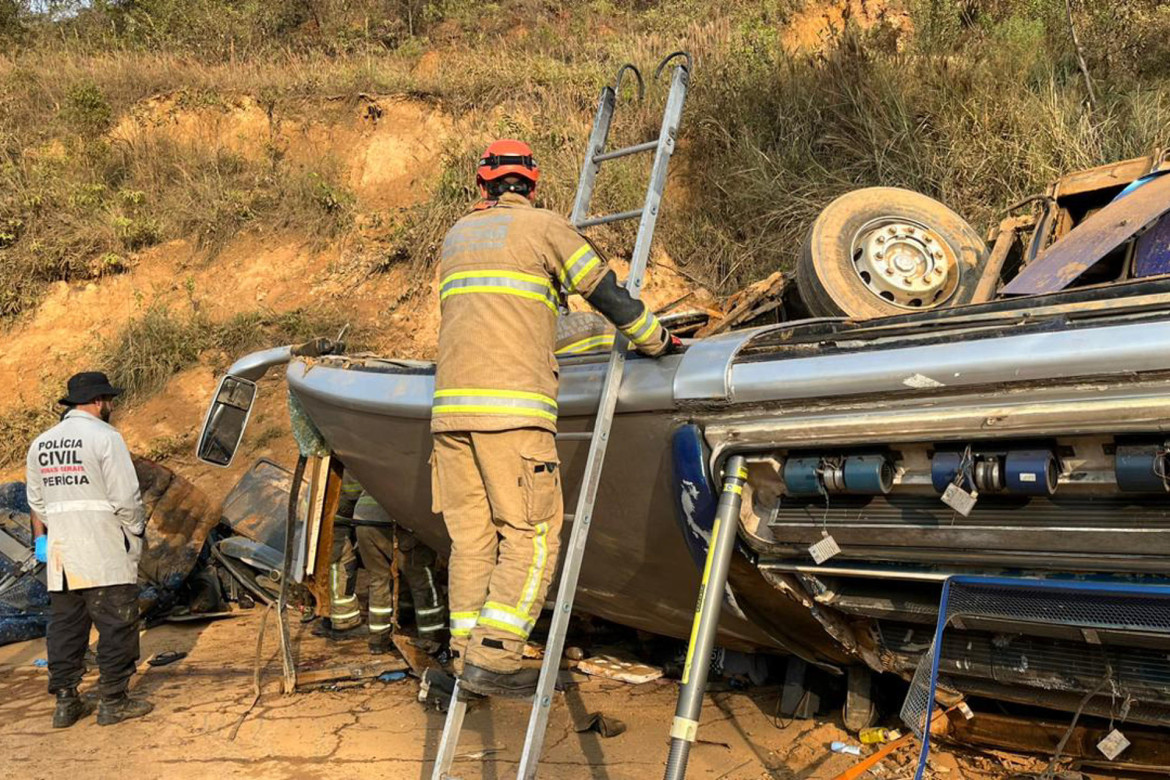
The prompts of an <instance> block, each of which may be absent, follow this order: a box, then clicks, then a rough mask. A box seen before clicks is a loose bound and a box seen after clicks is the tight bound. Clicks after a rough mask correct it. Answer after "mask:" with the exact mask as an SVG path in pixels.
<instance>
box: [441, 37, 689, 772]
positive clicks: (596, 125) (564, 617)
mask: <svg viewBox="0 0 1170 780" xmlns="http://www.w3.org/2000/svg"><path fill="white" fill-rule="evenodd" d="M680 59H681V61H680V62H677V63H676V64H675V68H674V71H673V74H672V77H671V82H670V92H669V94H668V95H667V98H666V109H665V111H664V112H663V116H662V128H661V130H660V132H659V134H658V139H657V140H654V141H647V142H646V143H642V144H635V145H634V146H628V147H625V148H623V149H616V150H614V151H612V152H607V151H605V147H606V143H607V142H608V140H609V129H610V124H611V122H612V121H613V113H614V107H615V106H616V104H617V95H618V91H619V90H620V89H621V83H622V77H623V76H624V75H625V73H626V72H627V71H629V72H632V73H633V74H634V76H635V78H636V79H637V81H638V97H639V99H641V97H642V95H643V93H644V85H643V83H642V76H641V74H640V73H639V72H638V69H637V68H635V67H634V66H633V65H623V66H622V67H621V69H620V70H619V71H618V73H617V78H616V80H615V82H614V85H613V86H612V87H611V86H606V87H604V88H603V89H602V90H601V99H600V103H599V105H598V107H597V116H596V117H595V118H594V120H593V131H592V133H591V134H590V136H589V149H588V151H587V152H586V154H585V163H584V165H583V166H582V168H581V178H580V180H579V182H578V184H577V197H576V200H575V201H574V202H573V213H572V214H571V215H570V217H569V218H570V220H571V221H572V223H573V224H574V225H575V226H576V227H577V228H578V229H584V228H588V227H592V226H594V225H603V224H607V223H610V222H618V221H621V220H627V219H638V220H639V223H638V237H637V239H636V240H635V242H634V252H633V255H632V256H631V257H630V273H629V276H628V277H627V278H626V289H627V290H629V292H630V295H631V296H633V297H634V298H638V297H640V296H641V292H642V279H643V276H645V273H646V263H647V261H648V260H649V258H650V243H651V241H652V240H653V238H654V226H655V224H656V223H657V222H658V214H659V211H660V210H661V204H662V195H663V191H664V190H665V189H666V173H667V169H668V167H669V165H670V156H671V154H672V153H673V152H674V146H675V142H676V140H677V138H678V129H679V124H680V123H681V121H682V112H683V104H684V103H685V102H686V94H687V83H688V81H689V79H690V71H691V57H690V55H689V54H687V53H686V52H675V53H674V54H671V55H670V56H668V57H666V59H664V60H663V61H662V62H660V63H659V64H658V68H657V69H656V70H655V72H654V76H655V78H657V77H659V76H660V75H661V74H662V72H663V71H664V70H665V69H666V67H667V66H668V65H669V64H670V63H672V62H674V61H675V60H680ZM650 151H653V152H654V163H653V166H652V167H651V169H650V182H649V184H648V186H647V188H646V200H645V203H644V204H643V206H642V208H640V209H635V210H633V211H623V212H621V213H618V214H606V215H603V216H597V217H590V216H587V214H588V209H589V203H590V201H591V200H592V198H593V188H594V182H595V181H596V179H597V174H598V172H599V171H600V170H601V164H602V163H604V162H607V161H609V160H616V159H618V158H620V157H627V156H629V155H633V154H640V153H642V152H650ZM627 346H628V343H627V341H626V340H625V339H624V338H622V337H621V335H620V334H618V337H617V338H615V339H614V345H613V350H612V351H611V352H610V355H609V365H608V366H607V368H606V374H605V381H604V383H603V384H602V389H601V401H600V404H599V405H598V409H597V419H596V422H595V423H594V427H593V430H592V431H591V432H588V433H562V434H558V436H557V438H558V439H560V440H562V441H565V440H570V441H571V440H581V441H589V442H590V446H589V456H588V458H587V460H586V462H585V473H584V476H583V477H582V481H581V492H580V493H579V495H578V497H577V507H576V511H575V512H574V513H573V514H572V515H570V516H568V517H566V518H565V519H566V520H569V519H571V520H572V523H573V530H572V533H571V534H570V537H569V544H568V547H567V548H566V549H565V553H564V565H563V566H562V568H561V577H560V587H559V588H558V590H557V600H556V607H555V608H554V611H553V618H552V625H551V627H550V628H549V635H548V641H547V643H546V644H545V648H544V663H543V664H542V665H541V667H540V679H539V681H538V682H537V686H536V695H535V697H534V698H533V702H532V714H531V716H530V717H529V719H528V732H527V734H526V735H525V738H524V750H523V753H522V754H521V756H520V767H519V769H518V771H517V773H516V776H517V778H518V780H531V778H535V777H536V770H537V765H538V764H539V762H540V752H541V749H542V748H543V747H544V736H545V732H546V731H547V729H548V717H549V713H550V711H551V709H552V700H553V689H554V687H555V685H556V681H557V672H558V671H559V670H560V666H561V654H562V652H563V651H564V646H565V633H566V632H567V631H568V628H569V617H570V615H572V612H573V598H574V596H575V595H576V591H577V578H578V576H579V575H580V573H581V561H582V559H583V558H584V556H585V543H586V541H587V539H588V536H589V526H590V524H591V522H592V520H593V506H594V503H595V502H596V501H597V488H598V485H599V484H600V482H601V469H602V466H603V465H604V463H605V451H606V447H607V446H608V444H609V431H610V426H611V425H612V423H613V415H614V410H615V409H616V407H617V399H618V390H619V389H620V387H621V382H622V373H623V371H624V369H625V363H626V349H627ZM466 713H467V700H466V698H465V696H464V694H463V693H462V692H461V691H460V686H459V684H458V682H456V684H455V691H454V693H453V694H452V696H451V706H450V708H449V709H448V710H447V720H446V723H445V724H444V725H443V736H442V738H441V740H440V742H439V753H438V756H437V757H436V758H435V768H434V771H433V773H432V774H431V780H448V778H451V775H450V774H449V772H450V769H451V764H452V762H453V761H454V759H455V749H456V747H457V746H458V744H459V734H460V732H461V731H462V730H463V717H464V715H465V714H466ZM452 780H453V779H452Z"/></svg>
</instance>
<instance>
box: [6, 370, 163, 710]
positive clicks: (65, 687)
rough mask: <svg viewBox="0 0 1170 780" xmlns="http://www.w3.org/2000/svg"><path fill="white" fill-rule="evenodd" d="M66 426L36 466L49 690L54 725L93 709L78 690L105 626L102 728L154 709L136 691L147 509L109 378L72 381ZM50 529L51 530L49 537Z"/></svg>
mask: <svg viewBox="0 0 1170 780" xmlns="http://www.w3.org/2000/svg"><path fill="white" fill-rule="evenodd" d="M68 391H69V392H68V395H66V396H65V397H64V398H62V399H61V400H60V403H61V404H62V405H64V406H66V407H68V410H67V411H66V413H65V414H64V415H63V416H62V418H61V422H59V423H57V424H56V425H54V426H53V427H52V428H50V429H49V430H47V431H45V432H44V433H42V434H41V435H40V436H38V437H37V438H36V440H34V441H33V443H32V446H31V447H30V448H29V451H28V458H27V461H26V467H27V482H28V503H29V506H30V507H31V508H32V512H33V528H34V532H35V535H36V537H37V540H36V550H37V555H38V557H39V558H40V559H41V560H42V561H43V562H44V563H46V564H47V565H46V577H47V583H48V587H49V594H50V596H49V597H50V607H49V629H48V635H47V638H46V644H47V650H48V656H49V693H53V694H56V696H57V708H56V711H55V712H54V713H53V726H54V727H55V728H66V727H68V726H72V725H73V724H74V723H76V722H77V721H78V720H79V719H80V718H82V717H84V716H85V715H87V714H88V713H89V712H91V711H92V710H93V705H92V704H90V703H88V702H86V701H85V700H83V699H82V698H81V697H80V696H79V695H78V693H77V686H78V684H80V682H81V676H82V674H83V673H84V672H85V651H86V647H87V646H88V644H89V630H90V627H91V626H97V630H98V646H97V664H98V670H99V671H100V673H101V674H100V677H99V680H98V688H99V691H100V693H101V702H100V704H99V707H98V725H101V726H108V725H111V724H114V723H119V722H121V721H123V720H126V719H128V718H136V717H139V716H141V715H145V714H146V713H148V712H150V710H151V709H152V705H151V704H150V703H149V702H146V701H142V700H138V699H131V698H130V697H129V696H127V694H126V690H127V688H128V687H129V684H130V677H131V676H132V675H133V674H134V670H135V668H136V667H137V664H138V626H137V623H138V585H137V581H138V559H139V558H140V557H141V556H142V545H143V534H144V533H145V530H146V513H145V510H144V509H143V506H142V495H141V493H140V491H139V488H138V477H137V475H136V474H135V472H134V464H133V463H132V462H131V460H130V451H129V450H128V449H127V448H126V442H125V441H123V439H122V436H121V434H119V433H118V432H117V431H116V430H115V429H114V428H113V426H111V425H110V424H109V419H110V412H111V411H112V409H113V402H114V397H115V396H117V395H118V394H119V393H121V390H119V389H117V388H115V387H111V386H110V382H109V380H108V379H107V378H106V375H105V374H102V373H99V372H86V373H82V374H77V375H75V376H73V377H71V378H70V379H69V385H68ZM46 529H47V533H46Z"/></svg>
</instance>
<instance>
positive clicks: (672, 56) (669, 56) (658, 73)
mask: <svg viewBox="0 0 1170 780" xmlns="http://www.w3.org/2000/svg"><path fill="white" fill-rule="evenodd" d="M678 57H682V58H683V59H685V60H686V61H687V64H686V65H683V66H682V67H683V69H684V70H686V72H687V73H688V74H689V73H690V72H691V70H692V69H693V67H694V62H693V61H692V60H691V53H690V52H689V51H676V52H675V53H674V54H667V55H666V57H664V58H663V60H662V62H660V63H658V67H657V68H655V69H654V78H655V79H656V80H657V78H658V77H659V76H661V75H662V71H663V70H665V69H666V66H667V64H668V63H669V62H670V61H671V60H673V59H676V58H678Z"/></svg>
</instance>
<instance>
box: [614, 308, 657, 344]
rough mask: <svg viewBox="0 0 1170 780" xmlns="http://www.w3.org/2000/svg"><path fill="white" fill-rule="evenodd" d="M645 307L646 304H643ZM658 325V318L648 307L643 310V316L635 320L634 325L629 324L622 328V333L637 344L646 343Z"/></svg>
mask: <svg viewBox="0 0 1170 780" xmlns="http://www.w3.org/2000/svg"><path fill="white" fill-rule="evenodd" d="M642 305H643V306H644V307H645V304H642ZM657 327H658V318H657V317H655V316H654V314H653V313H652V312H651V311H650V309H649V307H646V308H644V309H643V311H642V316H641V317H639V318H638V319H636V320H634V323H633V324H632V325H627V326H625V327H624V328H622V333H624V334H626V337H627V338H628V339H629V340H630V341H632V342H634V343H635V344H645V343H646V342H647V341H648V340H649V339H650V336H651V334H653V333H654V329H655V328H657Z"/></svg>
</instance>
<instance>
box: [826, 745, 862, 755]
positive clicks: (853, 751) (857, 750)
mask: <svg viewBox="0 0 1170 780" xmlns="http://www.w3.org/2000/svg"><path fill="white" fill-rule="evenodd" d="M829 750H832V751H833V752H834V753H847V754H848V755H851V756H860V755H861V746H860V745H850V744H849V743H848V742H833V743H831V744H830V745H829Z"/></svg>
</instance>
